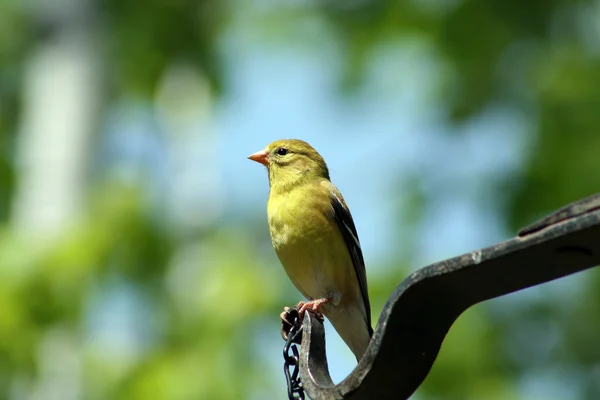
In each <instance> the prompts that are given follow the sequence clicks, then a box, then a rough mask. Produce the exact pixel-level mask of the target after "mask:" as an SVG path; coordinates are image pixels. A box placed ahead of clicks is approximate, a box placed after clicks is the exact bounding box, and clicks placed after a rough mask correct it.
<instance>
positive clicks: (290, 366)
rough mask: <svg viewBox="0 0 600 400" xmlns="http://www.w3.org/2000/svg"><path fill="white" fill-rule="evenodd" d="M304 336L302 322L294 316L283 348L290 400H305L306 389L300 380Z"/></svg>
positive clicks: (284, 369) (284, 368) (284, 370)
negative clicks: (302, 337) (301, 348)
mask: <svg viewBox="0 0 600 400" xmlns="http://www.w3.org/2000/svg"><path fill="white" fill-rule="evenodd" d="M301 336H302V321H300V319H299V318H298V317H297V313H296V315H295V316H294V322H293V323H292V324H291V328H290V330H289V332H288V333H287V340H286V341H285V346H283V360H284V365H283V373H284V374H285V380H286V382H287V390H288V398H289V399H290V400H297V399H301V400H304V388H303V387H302V381H301V380H300V353H299V351H298V349H299V348H300V345H299V343H300V337H301Z"/></svg>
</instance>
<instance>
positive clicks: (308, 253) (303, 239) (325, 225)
mask: <svg viewBox="0 0 600 400" xmlns="http://www.w3.org/2000/svg"><path fill="white" fill-rule="evenodd" d="M304 193H306V191H302V190H291V191H289V192H287V193H284V194H278V195H277V196H271V197H270V198H269V204H268V219H269V229H270V233H271V240H272V242H273V247H274V248H275V251H276V253H277V256H278V257H279V260H280V261H281V264H282V265H283V267H284V269H285V271H286V273H287V275H288V276H289V277H290V279H291V281H292V282H293V283H294V285H295V286H296V287H297V288H298V290H300V292H301V293H302V294H303V295H304V296H305V297H307V298H311V299H314V298H322V297H329V296H331V295H334V297H335V298H337V299H339V298H340V297H341V296H342V294H343V292H344V291H345V290H344V288H345V287H346V286H347V284H348V283H349V282H348V280H349V279H350V278H352V277H353V278H354V279H356V277H355V276H354V271H353V266H352V260H351V259H350V256H349V254H348V251H347V249H346V245H345V243H344V240H343V238H342V237H341V235H340V233H339V231H338V228H337V225H336V224H335V221H334V220H333V208H332V206H331V202H330V200H329V197H328V196H329V194H328V193H326V192H325V193H323V195H322V196H311V198H308V197H307V196H305V195H303V194H304Z"/></svg>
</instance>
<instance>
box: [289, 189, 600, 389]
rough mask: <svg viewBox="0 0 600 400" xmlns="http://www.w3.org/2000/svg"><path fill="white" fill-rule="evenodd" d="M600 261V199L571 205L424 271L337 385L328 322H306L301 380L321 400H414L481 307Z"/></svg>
mask: <svg viewBox="0 0 600 400" xmlns="http://www.w3.org/2000/svg"><path fill="white" fill-rule="evenodd" d="M599 264H600V194H597V195H594V196H591V197H589V198H586V199H583V200H580V201H578V202H576V203H573V204H571V205H569V206H566V207H564V208H562V209H560V210H559V211H557V212H556V213H554V214H552V215H550V216H548V217H547V218H544V219H543V220H541V221H539V222H537V223H535V224H533V225H531V226H530V227H527V228H525V229H523V230H521V232H520V236H517V237H515V238H513V239H510V240H508V241H506V242H502V243H499V244H496V245H494V246H491V247H487V248H485V249H482V250H477V251H473V252H471V253H467V254H464V255H462V256H459V257H455V258H451V259H449V260H445V261H442V262H439V263H435V264H432V265H430V266H428V267H425V268H422V269H420V270H418V271H416V272H414V273H413V274H411V275H410V276H409V277H408V278H406V279H405V280H404V281H403V282H402V283H401V284H400V285H399V286H398V287H397V288H396V290H395V291H394V293H393V294H392V295H391V296H390V298H389V299H388V301H387V303H386V305H385V307H384V308H383V311H382V313H381V316H380V318H379V322H378V324H377V328H376V329H375V333H374V334H373V339H372V340H371V343H370V345H369V348H368V349H367V352H366V353H365V355H364V357H363V358H362V359H361V360H360V362H359V364H358V365H357V367H356V368H355V369H354V371H353V372H352V373H351V374H350V375H349V376H348V377H347V378H346V379H344V381H342V382H341V383H340V384H338V385H334V384H333V382H332V380H331V378H330V376H329V370H328V367H327V357H326V354H325V332H324V328H323V324H322V322H321V321H319V320H318V319H317V318H316V317H315V316H314V315H313V314H312V313H306V317H305V318H304V321H303V331H304V332H303V335H302V350H301V354H300V367H301V370H300V377H301V379H302V383H303V385H304V389H305V391H306V393H307V394H308V395H309V396H310V398H311V399H314V400H330V399H346V398H351V399H357V400H358V399H394V400H398V399H400V400H401V399H407V398H408V397H409V396H411V395H412V394H413V393H414V392H415V390H416V389H417V388H418V387H419V386H420V385H421V383H422V382H423V381H424V380H425V377H426V376H427V374H428V373H429V371H430V369H431V367H432V365H433V362H434V361H435V359H436V357H437V354H438V352H439V349H440V347H441V345H442V342H443V340H444V337H445V336H446V334H447V333H448V330H449V329H450V327H451V326H452V324H453V323H454V321H456V319H457V318H458V317H459V316H460V314H461V313H463V312H464V311H465V310H466V309H468V308H469V307H471V306H472V305H475V304H477V303H479V302H482V301H485V300H488V299H492V298H495V297H499V296H503V295H506V294H509V293H512V292H515V291H518V290H522V289H525V288H528V287H532V286H536V285H540V284H542V283H545V282H549V281H552V280H554V279H558V278H562V277H565V276H567V275H571V274H574V273H576V272H579V271H583V270H585V269H588V268H591V267H594V266H596V265H599Z"/></svg>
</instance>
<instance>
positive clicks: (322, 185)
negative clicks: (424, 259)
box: [248, 139, 373, 361]
mask: <svg viewBox="0 0 600 400" xmlns="http://www.w3.org/2000/svg"><path fill="white" fill-rule="evenodd" d="M248 158H249V159H250V160H253V161H256V162H258V163H260V164H263V165H264V166H266V168H267V171H268V176H269V199H268V202H267V219H268V225H269V232H270V235H271V241H272V244H273V248H274V249H275V252H276V253H277V256H278V258H279V261H280V262H281V264H282V266H283V268H284V270H285V272H286V273H287V275H288V277H289V278H290V280H291V281H292V283H293V284H294V286H295V287H296V288H297V289H298V291H300V293H301V294H302V295H303V296H304V297H305V298H306V299H307V301H306V302H304V301H301V302H299V303H298V306H297V307H298V311H299V314H300V315H301V317H302V315H303V314H304V312H305V311H312V312H315V313H317V314H320V313H321V312H322V313H323V314H324V315H325V317H327V319H329V321H330V322H331V324H332V325H333V327H334V329H335V330H336V331H337V333H338V334H339V335H340V337H341V338H342V340H343V341H344V342H345V343H346V344H347V345H348V347H349V348H350V350H351V351H352V353H354V356H355V357H356V359H357V361H358V360H360V358H361V357H362V356H363V355H364V353H365V351H366V349H367V347H368V344H369V342H370V339H371V336H372V334H373V329H372V327H371V306H370V302H369V293H368V290H367V275H366V270H365V262H364V259H363V254H362V250H361V247H360V242H359V239H358V233H357V231H356V226H355V224H354V220H353V219H352V215H351V214H350V210H349V209H348V206H347V205H346V202H345V201H344V198H343V197H342V194H341V193H340V191H339V190H338V189H337V187H336V186H335V185H334V184H333V183H331V180H330V177H329V169H328V168H327V164H326V163H325V160H324V159H323V157H321V155H320V154H319V153H318V152H317V151H316V150H315V149H314V148H313V147H312V146H311V145H309V144H308V143H306V142H305V141H302V140H299V139H283V140H277V141H274V142H272V143H270V144H269V145H267V146H266V147H265V148H264V149H263V150H260V151H258V152H256V153H253V154H251V155H250V156H248Z"/></svg>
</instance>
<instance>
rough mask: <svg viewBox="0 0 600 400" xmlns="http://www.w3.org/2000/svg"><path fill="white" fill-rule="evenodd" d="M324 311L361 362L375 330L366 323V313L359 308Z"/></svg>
mask: <svg viewBox="0 0 600 400" xmlns="http://www.w3.org/2000/svg"><path fill="white" fill-rule="evenodd" d="M323 311H324V314H325V316H326V317H327V319H329V321H330V322H331V324H332V325H333V327H334V328H335V330H336V331H337V333H338V334H339V335H340V336H341V338H342V340H343V341H344V342H345V343H346V344H347V345H348V347H350V350H352V353H354V355H355V356H356V360H360V358H361V357H362V356H363V354H364V353H365V351H366V350H367V346H368V345H369V341H370V340H371V335H372V333H373V329H372V328H371V327H370V326H368V325H367V323H366V322H365V315H364V311H363V310H362V309H361V308H359V307H344V308H334V307H330V308H326V307H324V310H323Z"/></svg>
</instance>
